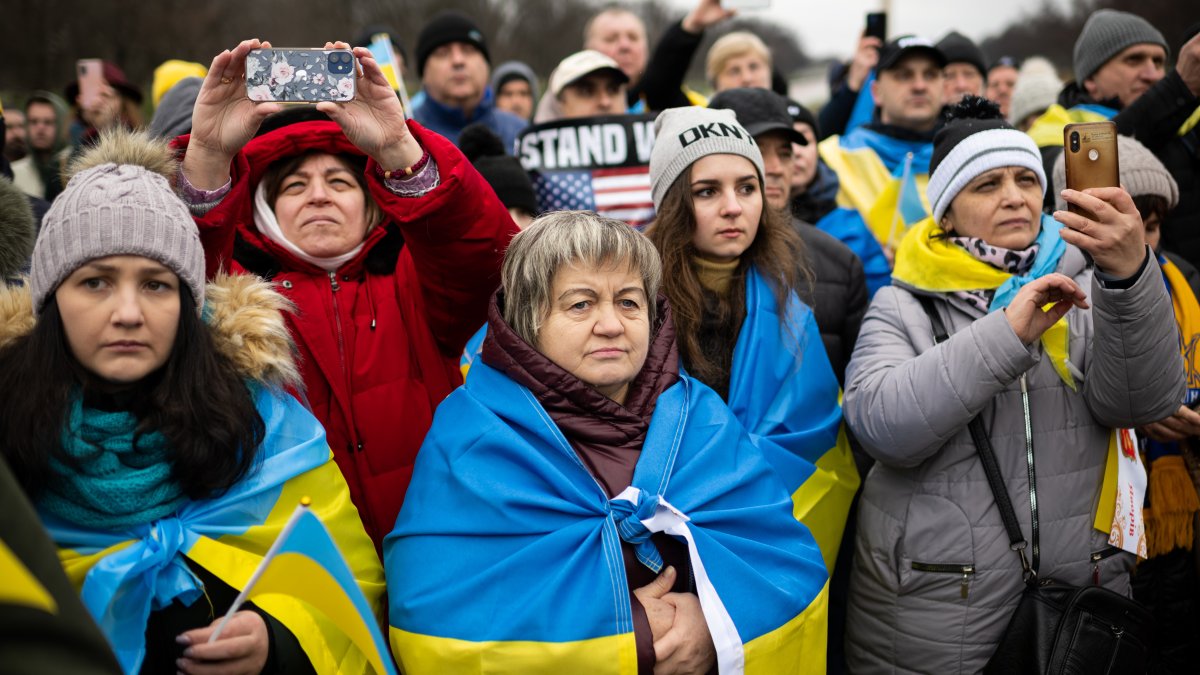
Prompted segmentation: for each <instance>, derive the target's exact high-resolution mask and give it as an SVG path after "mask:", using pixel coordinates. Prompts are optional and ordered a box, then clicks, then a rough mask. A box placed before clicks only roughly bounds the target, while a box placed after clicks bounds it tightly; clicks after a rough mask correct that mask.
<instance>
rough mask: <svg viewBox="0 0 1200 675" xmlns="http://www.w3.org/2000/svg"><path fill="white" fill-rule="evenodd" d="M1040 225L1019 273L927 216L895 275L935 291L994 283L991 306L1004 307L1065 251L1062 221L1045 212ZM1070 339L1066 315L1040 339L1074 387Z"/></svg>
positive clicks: (979, 287)
mask: <svg viewBox="0 0 1200 675" xmlns="http://www.w3.org/2000/svg"><path fill="white" fill-rule="evenodd" d="M1041 228H1042V229H1041V232H1039V233H1038V237H1037V244H1038V253H1037V257H1035V258H1034V261H1033V266H1032V267H1031V268H1030V269H1029V271H1028V272H1027V273H1026V274H1024V275H1021V276H1017V275H1013V274H1010V273H1008V272H1005V271H1004V270H1001V269H998V268H996V267H994V266H992V265H989V264H987V263H985V262H983V261H981V260H979V259H978V258H976V257H975V256H973V255H971V254H970V253H969V252H967V251H966V250H965V249H964V248H962V247H961V246H959V245H958V244H955V243H954V242H952V241H949V240H948V239H947V238H946V237H945V232H944V231H943V230H942V228H941V227H939V226H938V224H937V223H936V222H934V220H933V218H926V219H925V220H923V221H921V222H920V223H918V224H917V226H916V227H915V228H914V229H913V231H912V233H911V236H908V237H905V239H904V242H903V243H902V244H901V245H900V250H899V251H897V253H896V269H895V271H894V272H893V273H892V278H893V279H895V280H896V281H899V282H901V283H904V284H907V285H909V286H911V287H913V288H915V289H918V290H922V291H930V292H934V293H955V292H958V291H976V290H992V289H995V295H993V296H992V303H991V307H990V311H996V310H997V309H1003V308H1004V307H1007V306H1008V304H1009V303H1010V302H1012V300H1013V298H1014V297H1016V295H1017V292H1018V291H1020V290H1021V288H1022V287H1023V286H1025V284H1027V283H1029V282H1030V281H1033V280H1034V279H1037V278H1039V277H1042V276H1045V275H1047V274H1049V273H1051V272H1053V271H1054V270H1055V269H1057V268H1058V264H1059V261H1061V260H1062V257H1063V254H1064V253H1066V250H1067V244H1066V242H1065V241H1063V239H1062V237H1060V236H1059V234H1058V232H1059V230H1060V229H1061V228H1062V224H1061V223H1059V222H1058V221H1057V220H1054V219H1053V218H1051V217H1049V216H1046V215H1043V216H1042V222H1041ZM1069 340H1070V335H1069V332H1068V330H1067V319H1066V317H1065V316H1064V317H1063V318H1062V319H1060V320H1059V321H1058V323H1055V324H1054V325H1053V326H1051V327H1050V329H1049V330H1047V331H1046V332H1045V333H1043V334H1042V340H1041V341H1042V347H1043V348H1044V349H1045V350H1046V354H1047V356H1049V357H1050V361H1051V363H1052V364H1053V366H1054V372H1056V373H1058V376H1059V377H1060V378H1062V381H1063V382H1065V383H1066V384H1067V386H1068V387H1070V388H1071V390H1072V391H1074V390H1075V389H1076V383H1075V378H1074V377H1073V376H1072V375H1071V372H1070V370H1069V367H1068V365H1067V359H1068V356H1069V353H1068V347H1069Z"/></svg>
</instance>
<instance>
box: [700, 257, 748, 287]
mask: <svg viewBox="0 0 1200 675" xmlns="http://www.w3.org/2000/svg"><path fill="white" fill-rule="evenodd" d="M692 262H694V263H695V264H696V276H697V277H698V278H699V280H700V285H701V286H703V287H705V288H707V289H708V290H710V291H712V292H713V293H717V294H719V295H724V294H725V293H727V292H728V291H729V284H730V283H731V282H732V281H733V273H734V272H736V271H737V267H738V262H739V261H738V260H737V259H735V260H733V261H731V262H727V263H723V262H713V261H711V260H705V259H704V258H700V257H693V258H692Z"/></svg>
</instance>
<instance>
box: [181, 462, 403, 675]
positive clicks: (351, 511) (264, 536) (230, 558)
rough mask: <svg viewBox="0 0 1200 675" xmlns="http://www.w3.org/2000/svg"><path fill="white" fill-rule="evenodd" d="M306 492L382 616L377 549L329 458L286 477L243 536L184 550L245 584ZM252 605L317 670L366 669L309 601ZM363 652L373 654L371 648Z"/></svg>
mask: <svg viewBox="0 0 1200 675" xmlns="http://www.w3.org/2000/svg"><path fill="white" fill-rule="evenodd" d="M309 495H311V496H312V512H313V514H314V515H316V516H317V517H318V518H319V519H320V520H321V522H322V523H324V525H325V528H326V529H327V530H329V535H330V536H331V537H332V538H333V540H334V543H336V544H337V546H338V549H339V550H340V551H341V553H342V557H343V558H345V559H346V564H347V565H348V566H349V567H350V570H351V571H352V572H353V573H354V576H355V578H356V579H357V580H358V582H359V583H358V585H359V588H361V589H362V592H363V595H365V596H366V598H367V602H368V603H370V605H371V607H372V608H374V609H375V612H376V619H377V620H378V619H382V616H383V614H382V612H383V610H382V607H383V594H384V590H385V586H384V579H383V567H382V565H380V563H379V557H378V555H377V554H376V553H375V546H374V544H372V543H371V539H370V538H369V537H368V536H367V534H366V531H365V530H363V527H362V522H361V520H359V517H358V511H357V509H355V508H354V505H353V504H352V503H351V502H350V491H349V489H348V488H347V487H346V484H345V478H343V476H342V473H341V471H340V470H338V468H337V465H336V464H334V462H333V461H332V459H331V460H330V461H328V462H326V463H325V464H323V465H321V466H320V467H317V468H316V469H313V470H312V471H309V472H307V473H305V474H302V475H300V476H297V477H296V478H293V479H291V480H289V481H288V482H287V483H286V484H285V485H284V487H283V491H282V493H281V494H280V495H279V499H278V501H276V503H275V507H274V508H273V509H272V510H271V513H270V515H269V516H267V519H266V522H264V523H263V524H262V525H259V526H255V527H252V528H250V529H249V530H247V531H246V532H245V533H244V534H241V535H226V536H223V537H221V538H220V539H217V540H213V539H208V538H201V539H200V540H199V541H198V542H197V543H196V545H195V546H193V547H192V549H191V550H190V551H188V553H187V555H188V557H189V558H191V559H192V560H194V561H196V562H197V563H199V564H200V565H202V566H203V567H204V568H205V569H207V570H208V571H210V572H212V573H213V574H215V575H217V576H218V577H220V578H221V579H222V580H223V581H225V583H227V584H229V585H230V586H233V587H234V588H238V589H241V588H244V587H245V585H246V582H247V581H249V580H250V576H251V575H252V574H253V573H254V570H255V568H257V566H258V563H259V562H261V561H262V558H263V556H264V555H265V554H266V552H267V549H269V548H270V547H271V544H272V543H274V541H275V538H276V537H277V536H278V535H279V532H280V529H281V528H282V527H283V525H284V524H285V523H286V522H287V521H288V519H289V518H290V517H291V515H292V511H293V510H294V509H295V505H296V504H298V503H299V502H300V499H301V498H302V497H305V496H309ZM293 593H294V588H293ZM255 604H257V605H258V606H259V607H261V608H262V609H264V610H265V611H267V612H268V613H269V614H270V615H271V616H273V617H275V618H276V619H278V620H279V621H280V622H281V623H283V624H284V625H285V626H287V627H288V629H289V630H290V631H291V632H292V634H293V635H295V636H296V639H297V640H299V642H300V646H301V647H303V648H304V652H305V653H306V654H307V655H308V657H309V660H310V661H311V662H312V664H313V668H314V669H315V670H316V672H317V673H319V674H321V675H325V674H327V673H329V674H332V673H362V672H365V671H366V666H367V658H366V656H365V654H364V652H362V651H360V650H358V649H356V648H355V647H354V643H353V641H352V640H351V638H350V636H348V635H347V634H346V632H345V626H343V625H341V624H340V623H339V622H338V621H335V620H332V619H330V618H328V617H325V616H322V615H321V614H320V613H314V612H312V611H311V606H310V605H309V604H308V603H306V602H303V601H302V600H300V599H298V598H296V597H288V596H284V595H269V596H264V597H262V598H259V599H257V600H256V601H255ZM367 653H373V648H372V651H371V652H367Z"/></svg>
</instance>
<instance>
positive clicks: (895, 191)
mask: <svg viewBox="0 0 1200 675" xmlns="http://www.w3.org/2000/svg"><path fill="white" fill-rule="evenodd" d="M817 149H818V151H819V152H820V154H821V159H823V160H825V163H826V164H828V165H829V168H831V169H833V171H834V173H836V174H837V176H838V181H839V183H840V187H839V189H838V194H837V203H838V206H842V207H846V208H850V209H854V210H856V211H858V212H859V214H861V215H862V217H863V220H864V221H865V222H866V223H867V227H869V228H870V229H871V233H872V234H874V235H875V239H876V240H878V241H879V244H880V245H881V246H890V247H891V248H896V247H897V246H899V243H900V241H901V240H903V239H904V237H905V235H906V233H907V228H906V226H905V223H904V222H903V219H901V218H899V217H898V215H897V210H898V205H899V203H900V192H901V190H902V189H903V185H902V183H901V182H900V179H899V178H896V177H894V176H892V173H891V172H890V171H888V169H887V166H885V165H884V163H883V160H881V159H879V155H877V154H875V153H874V152H873V151H872V150H870V149H869V148H859V149H857V150H846V149H844V148H842V147H841V144H840V139H839V138H838V137H837V136H831V137H829V138H827V139H825V140H824V141H821V143H820V144H819V145H818V146H817ZM913 181H914V182H915V183H916V187H917V193H918V194H919V195H920V197H921V204H922V206H924V207H925V212H926V213H931V212H932V211H933V209H931V208H930V207H929V197H928V195H927V194H926V192H927V191H928V187H929V176H928V175H927V174H923V173H921V174H916V175H915V176H913Z"/></svg>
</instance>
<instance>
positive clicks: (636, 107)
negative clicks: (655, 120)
mask: <svg viewBox="0 0 1200 675" xmlns="http://www.w3.org/2000/svg"><path fill="white" fill-rule="evenodd" d="M625 112H627V113H629V114H630V115H640V114H642V113H644V112H646V101H645V100H643V99H640V98H639V99H638V100H637V103H634V104H633V105H631V106H629V109H628V110H626V111H625Z"/></svg>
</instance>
